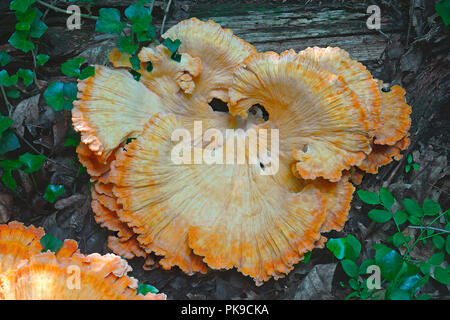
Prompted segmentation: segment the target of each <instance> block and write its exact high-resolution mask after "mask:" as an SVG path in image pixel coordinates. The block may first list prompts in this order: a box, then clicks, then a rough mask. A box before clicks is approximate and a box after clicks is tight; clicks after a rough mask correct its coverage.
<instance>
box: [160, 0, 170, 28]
mask: <svg viewBox="0 0 450 320" xmlns="http://www.w3.org/2000/svg"><path fill="white" fill-rule="evenodd" d="M171 4H172V0H169V3H168V4H167V7H166V11H165V12H164V18H163V21H162V23H161V31H160V34H161V35H162V34H163V33H164V25H165V24H166V19H167V14H168V13H169V9H170V5H171Z"/></svg>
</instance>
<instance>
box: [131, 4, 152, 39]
mask: <svg viewBox="0 0 450 320" xmlns="http://www.w3.org/2000/svg"><path fill="white" fill-rule="evenodd" d="M125 16H126V17H127V18H128V19H129V20H130V21H131V22H132V26H131V30H132V31H134V32H140V31H147V29H148V26H149V25H150V22H152V16H151V14H150V9H148V8H146V7H144V6H142V5H134V4H132V5H130V6H129V7H128V8H126V9H125Z"/></svg>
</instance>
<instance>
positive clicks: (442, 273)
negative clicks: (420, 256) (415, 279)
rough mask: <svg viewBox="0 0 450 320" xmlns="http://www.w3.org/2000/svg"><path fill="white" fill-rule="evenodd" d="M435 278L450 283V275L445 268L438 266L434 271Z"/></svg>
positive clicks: (443, 282)
mask: <svg viewBox="0 0 450 320" xmlns="http://www.w3.org/2000/svg"><path fill="white" fill-rule="evenodd" d="M433 275H434V278H435V279H436V280H437V281H439V282H440V283H442V284H444V285H448V284H450V275H449V273H448V272H447V270H445V269H444V268H441V267H436V268H434V271H433Z"/></svg>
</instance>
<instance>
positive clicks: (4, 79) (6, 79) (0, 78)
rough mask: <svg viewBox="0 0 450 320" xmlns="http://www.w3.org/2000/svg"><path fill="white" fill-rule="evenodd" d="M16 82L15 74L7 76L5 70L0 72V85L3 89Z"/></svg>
mask: <svg viewBox="0 0 450 320" xmlns="http://www.w3.org/2000/svg"><path fill="white" fill-rule="evenodd" d="M18 80H19V76H18V75H17V74H14V75H12V76H10V75H9V74H8V71H6V70H2V71H0V85H2V86H4V87H10V86H12V85H15V84H16V83H17V81H18Z"/></svg>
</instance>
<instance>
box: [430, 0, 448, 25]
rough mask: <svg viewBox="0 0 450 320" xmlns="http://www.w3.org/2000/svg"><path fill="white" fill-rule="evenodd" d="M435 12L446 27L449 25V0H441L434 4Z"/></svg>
mask: <svg viewBox="0 0 450 320" xmlns="http://www.w3.org/2000/svg"><path fill="white" fill-rule="evenodd" d="M434 7H435V9H436V12H437V13H438V15H439V16H440V17H441V18H442V20H443V21H444V24H445V25H446V26H447V27H448V26H449V25H450V0H442V1H441V2H438V3H436V4H435V5H434Z"/></svg>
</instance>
